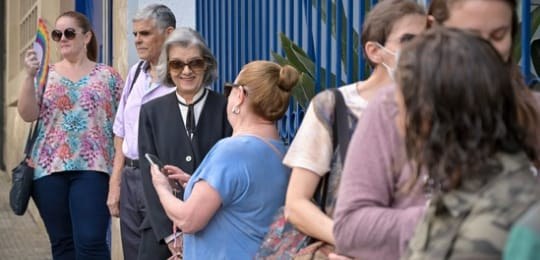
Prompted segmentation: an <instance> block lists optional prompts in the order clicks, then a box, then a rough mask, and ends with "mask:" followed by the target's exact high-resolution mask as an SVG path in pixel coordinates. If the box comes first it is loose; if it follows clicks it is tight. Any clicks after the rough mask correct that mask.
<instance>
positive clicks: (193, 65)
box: [169, 59, 206, 73]
mask: <svg viewBox="0 0 540 260" xmlns="http://www.w3.org/2000/svg"><path fill="white" fill-rule="evenodd" d="M186 66H188V67H189V69H190V70H192V71H193V72H195V73H199V72H202V71H204V70H205V69H206V61H205V60H204V59H195V60H191V61H190V62H188V63H184V62H183V61H181V60H170V61H169V70H174V71H183V70H184V68H185V67H186Z"/></svg>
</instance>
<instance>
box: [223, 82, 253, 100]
mask: <svg viewBox="0 0 540 260" xmlns="http://www.w3.org/2000/svg"><path fill="white" fill-rule="evenodd" d="M233 88H240V89H241V90H242V93H244V95H246V96H247V95H248V94H247V91H246V89H245V88H246V87H245V86H244V85H242V84H234V83H230V82H225V83H224V84H223V94H224V95H225V97H229V96H230V95H231V91H232V89H233Z"/></svg>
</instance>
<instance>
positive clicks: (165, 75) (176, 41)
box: [156, 27, 217, 87]
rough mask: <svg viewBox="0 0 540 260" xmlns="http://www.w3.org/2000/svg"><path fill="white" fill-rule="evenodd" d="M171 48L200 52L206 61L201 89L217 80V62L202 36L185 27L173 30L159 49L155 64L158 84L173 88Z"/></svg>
mask: <svg viewBox="0 0 540 260" xmlns="http://www.w3.org/2000/svg"><path fill="white" fill-rule="evenodd" d="M171 46H180V47H183V48H189V47H197V48H198V49H199V50H200V51H201V55H202V58H203V59H204V61H206V70H205V71H204V76H203V82H202V85H203V87H207V86H209V85H210V84H212V83H213V82H214V81H215V80H216V79H217V61H216V58H215V57H214V55H213V54H212V51H210V48H208V46H207V45H206V43H205V42H204V39H203V38H202V36H201V35H200V34H199V33H198V32H197V31H195V30H193V29H191V28H187V27H180V28H178V29H176V30H174V31H173V32H172V33H171V34H170V35H169V37H168V38H167V40H166V41H165V43H164V44H163V47H162V49H161V55H160V56H159V62H158V64H157V67H156V69H157V73H158V78H159V82H161V83H162V84H164V85H166V86H171V87H172V86H174V82H173V81H172V79H171V76H170V75H169V70H168V67H167V66H168V63H169V50H170V48H171Z"/></svg>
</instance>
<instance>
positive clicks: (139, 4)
mask: <svg viewBox="0 0 540 260" xmlns="http://www.w3.org/2000/svg"><path fill="white" fill-rule="evenodd" d="M195 1H196V0H128V1H127V2H128V15H127V21H126V24H127V28H128V29H127V31H126V38H127V42H128V49H129V50H128V66H129V67H131V66H132V65H133V64H135V63H136V62H137V61H138V60H139V58H138V57H137V51H136V50H135V44H134V40H133V29H132V21H131V19H132V18H133V16H134V15H135V13H137V10H139V9H140V8H143V7H145V6H146V5H149V4H154V3H159V4H164V5H166V6H168V7H169V8H171V10H172V11H173V13H174V15H175V17H176V27H180V26H186V27H191V28H195V25H196V24H195V21H196V20H195V11H196V10H195Z"/></svg>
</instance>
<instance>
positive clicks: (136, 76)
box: [126, 61, 144, 99]
mask: <svg viewBox="0 0 540 260" xmlns="http://www.w3.org/2000/svg"><path fill="white" fill-rule="evenodd" d="M143 64H144V61H139V64H138V65H137V70H135V75H134V76H133V80H131V86H129V91H128V95H127V96H128V97H129V94H131V91H132V90H133V85H135V81H137V78H138V77H139V74H141V69H142V65H143ZM126 99H127V97H126Z"/></svg>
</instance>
